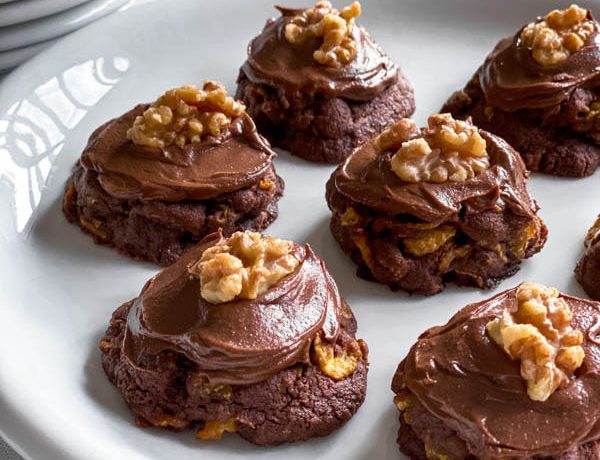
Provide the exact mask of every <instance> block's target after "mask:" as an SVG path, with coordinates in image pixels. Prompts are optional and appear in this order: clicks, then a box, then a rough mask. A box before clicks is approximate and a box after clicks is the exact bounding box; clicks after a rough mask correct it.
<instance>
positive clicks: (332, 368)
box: [313, 335, 366, 380]
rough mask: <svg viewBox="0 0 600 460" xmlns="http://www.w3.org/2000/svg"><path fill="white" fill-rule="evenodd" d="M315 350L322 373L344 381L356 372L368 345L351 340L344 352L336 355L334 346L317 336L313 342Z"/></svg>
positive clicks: (360, 341)
mask: <svg viewBox="0 0 600 460" xmlns="http://www.w3.org/2000/svg"><path fill="white" fill-rule="evenodd" d="M313 350H314V355H315V358H316V360H317V364H318V365H319V368H320V369H321V372H323V374H325V375H326V376H328V377H331V378H332V379H333V380H342V379H345V378H346V377H348V376H349V375H351V374H352V373H353V372H354V371H355V370H356V366H357V365H358V360H359V359H360V358H362V356H363V350H366V344H365V343H364V342H363V341H362V340H351V341H350V342H348V343H347V344H346V348H345V349H344V350H342V351H340V352H337V353H336V350H335V347H334V345H333V344H331V343H326V342H324V341H323V339H321V336H320V335H317V336H316V337H315V339H314V340H313Z"/></svg>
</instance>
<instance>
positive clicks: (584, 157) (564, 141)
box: [442, 82, 600, 177]
mask: <svg viewBox="0 0 600 460" xmlns="http://www.w3.org/2000/svg"><path fill="white" fill-rule="evenodd" d="M588 98H589V95H588V94H587V93H586V92H583V91H580V92H575V93H574V94H573V97H572V100H571V101H569V102H568V106H566V107H564V108H563V110H562V111H561V118H568V120H562V121H563V122H564V123H565V124H566V123H569V124H571V125H573V126H577V125H578V124H580V123H579V120H578V119H577V118H576V117H577V116H578V114H575V113H571V112H573V111H574V110H575V109H573V110H572V109H571V107H573V108H575V107H580V106H583V105H584V102H587V99H588ZM442 112H449V113H451V114H452V115H453V116H454V117H456V118H463V119H464V118H466V117H469V116H470V117H471V118H472V119H473V123H474V124H475V125H476V126H478V127H479V128H481V129H484V130H486V131H489V132H491V133H493V134H496V135H497V136H500V137H502V138H504V140H506V141H507V142H508V143H509V144H510V145H511V146H512V147H513V148H514V149H515V150H516V151H517V152H519V153H520V154H521V157H522V158H523V160H524V161H525V164H526V166H527V169H529V170H530V171H535V172H541V173H546V174H552V175H555V176H567V177H584V176H590V175H592V174H593V173H594V171H596V169H597V168H598V165H599V164H600V145H598V144H596V143H595V142H594V141H593V140H592V139H591V138H589V137H588V136H587V135H585V134H583V133H578V132H575V131H573V130H571V129H568V128H567V127H560V126H554V125H552V124H550V123H547V124H543V123H542V122H541V121H539V120H537V119H536V118H535V114H532V113H528V112H527V111H524V110H521V111H518V112H512V113H511V112H504V111H502V110H498V109H492V108H486V105H485V101H484V99H483V95H482V93H481V90H480V89H479V88H478V87H477V85H476V83H473V82H472V83H470V84H469V85H467V87H466V88H465V90H464V91H458V92H456V93H454V94H453V95H452V96H451V97H450V99H448V101H447V102H446V104H444V106H443V107H442ZM557 122H558V120H557Z"/></svg>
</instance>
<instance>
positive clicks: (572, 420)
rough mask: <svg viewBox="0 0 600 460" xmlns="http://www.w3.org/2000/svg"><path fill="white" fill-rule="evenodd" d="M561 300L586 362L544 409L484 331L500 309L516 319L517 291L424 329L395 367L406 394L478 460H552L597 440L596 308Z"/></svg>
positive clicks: (599, 309) (599, 364)
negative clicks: (543, 458) (570, 313)
mask: <svg viewBox="0 0 600 460" xmlns="http://www.w3.org/2000/svg"><path fill="white" fill-rule="evenodd" d="M561 296H562V297H563V298H564V299H565V300H566V301H567V303H568V304H569V306H570V307H571V310H572V311H573V320H572V326H573V327H574V328H578V329H580V330H581V331H582V332H583V335H584V343H583V344H582V347H583V348H584V351H585V359H584V362H583V365H582V366H581V367H580V368H579V369H578V370H577V371H576V373H575V377H574V378H572V379H571V380H570V382H569V383H568V384H567V386H566V387H564V388H561V389H559V390H557V391H556V392H555V393H554V394H552V396H550V398H549V399H548V400H547V401H545V402H539V401H533V400H531V399H530V398H529V396H528V395H527V388H526V384H525V381H524V380H523V378H522V377H521V375H520V370H519V366H520V364H519V361H512V360H511V359H510V358H509V356H508V355H507V354H506V353H505V352H504V351H503V350H502V348H501V347H499V346H498V345H496V344H495V343H494V342H493V341H492V340H491V339H490V338H489V336H488V334H487V332H486V329H485V326H486V324H487V323H488V322H490V321H491V320H493V319H494V318H496V317H499V316H500V315H501V312H502V311H503V310H504V309H506V308H508V309H510V310H511V311H516V309H517V300H516V289H511V290H508V291H505V292H503V293H501V294H499V295H497V296H496V297H493V298H492V299H489V300H487V301H484V302H480V303H476V304H472V305H469V306H467V307H465V308H464V309H463V310H461V311H459V312H458V313H457V314H456V315H455V316H454V317H453V318H452V319H451V320H450V321H449V322H448V324H446V325H445V326H441V327H434V328H432V329H429V330H428V331H426V332H425V333H424V334H422V335H421V336H420V338H419V340H418V341H417V343H416V344H415V345H414V346H413V347H412V348H411V350H410V352H409V354H408V356H407V357H406V358H405V360H404V361H403V362H402V363H401V364H400V372H402V374H403V375H402V381H403V382H404V384H405V385H406V387H407V388H408V389H409V390H410V391H411V392H412V394H414V395H415V396H416V397H417V398H418V400H419V402H420V403H422V405H423V406H424V407H425V408H426V409H427V410H429V411H430V412H431V413H432V414H434V415H435V416H436V417H437V418H439V419H440V420H442V421H443V422H444V423H445V424H446V425H447V426H449V427H450V428H451V429H453V430H455V431H456V433H457V434H458V436H460V437H461V438H462V439H463V440H465V442H466V443H467V445H468V447H469V450H470V452H471V454H473V455H474V456H475V457H477V458H524V457H525V458H530V457H533V456H536V455H540V456H551V455H552V456H557V455H560V454H561V453H563V452H565V451H567V450H569V449H570V448H572V447H575V446H577V445H579V444H582V443H586V442H588V441H592V440H597V439H598V437H599V436H600V412H599V411H598V407H600V347H599V346H598V341H597V338H596V334H597V324H598V321H599V320H600V304H598V303H597V302H591V301H586V300H582V299H577V298H575V297H569V296H564V295H561ZM536 458H537V457H536Z"/></svg>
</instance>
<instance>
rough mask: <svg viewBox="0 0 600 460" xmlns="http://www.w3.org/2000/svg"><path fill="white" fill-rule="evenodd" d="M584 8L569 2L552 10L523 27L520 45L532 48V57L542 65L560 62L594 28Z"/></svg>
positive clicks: (578, 45) (576, 47)
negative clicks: (540, 18) (566, 5)
mask: <svg viewBox="0 0 600 460" xmlns="http://www.w3.org/2000/svg"><path fill="white" fill-rule="evenodd" d="M595 27H596V26H595V25H594V22H593V21H591V20H589V19H588V18H587V10H585V9H583V8H580V7H579V6H577V5H571V6H570V7H569V8H567V9H564V10H553V11H551V12H550V13H548V14H547V15H546V16H545V17H544V18H543V19H542V20H541V21H537V22H532V23H530V24H528V25H527V26H525V27H524V28H523V30H522V31H521V34H520V36H519V39H520V44H521V45H522V46H526V47H527V48H530V49H531V53H532V56H533V59H534V60H535V61H536V62H538V63H539V64H541V65H544V66H546V65H553V64H559V63H560V62H563V61H565V60H567V59H568V58H569V56H571V55H572V54H574V53H576V52H577V51H579V50H580V49H581V48H582V47H583V45H584V44H585V42H586V41H587V39H588V38H589V37H590V36H591V35H592V33H593V32H594V30H595Z"/></svg>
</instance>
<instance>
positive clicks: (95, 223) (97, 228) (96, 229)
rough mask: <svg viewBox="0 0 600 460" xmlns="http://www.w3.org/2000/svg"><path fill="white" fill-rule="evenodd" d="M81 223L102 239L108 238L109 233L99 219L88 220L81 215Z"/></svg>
mask: <svg viewBox="0 0 600 460" xmlns="http://www.w3.org/2000/svg"><path fill="white" fill-rule="evenodd" d="M79 225H81V227H82V228H84V229H85V230H87V231H88V232H89V233H91V234H92V235H94V236H95V237H97V238H99V239H100V240H106V239H108V234H107V233H106V230H104V229H103V228H102V222H101V221H99V220H96V219H92V220H88V219H86V218H85V217H83V216H80V217H79Z"/></svg>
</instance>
